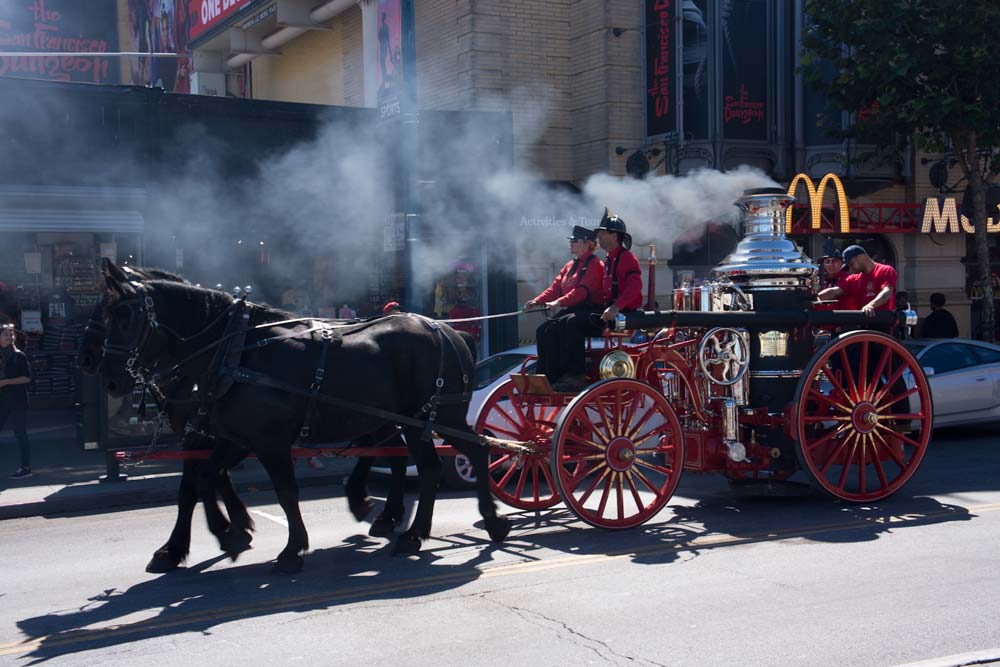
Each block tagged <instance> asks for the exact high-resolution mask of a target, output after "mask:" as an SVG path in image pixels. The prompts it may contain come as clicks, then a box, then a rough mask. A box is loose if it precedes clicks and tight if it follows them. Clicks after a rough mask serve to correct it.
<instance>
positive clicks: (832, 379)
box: [810, 359, 851, 412]
mask: <svg viewBox="0 0 1000 667" xmlns="http://www.w3.org/2000/svg"><path fill="white" fill-rule="evenodd" d="M823 375H825V376H826V379H827V381H828V382H829V383H830V385H831V386H833V388H834V390H835V391H836V392H838V393H839V394H840V395H841V396H843V397H844V399H845V400H848V401H850V400H851V395H850V394H849V393H847V390H846V389H844V385H842V384H841V382H840V380H839V379H838V378H837V374H836V373H834V372H833V368H832V366H831V365H830V360H829V359H828V360H827V361H826V363H825V364H824V365H823ZM815 386H816V381H815V380H812V381H811V385H810V389H812V388H813V387H815ZM822 395H823V394H820V396H822ZM835 405H836V404H835ZM845 409H846V411H847V412H850V410H851V409H850V408H849V407H848V408H845Z"/></svg>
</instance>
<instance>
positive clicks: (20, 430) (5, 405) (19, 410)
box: [0, 401, 31, 468]
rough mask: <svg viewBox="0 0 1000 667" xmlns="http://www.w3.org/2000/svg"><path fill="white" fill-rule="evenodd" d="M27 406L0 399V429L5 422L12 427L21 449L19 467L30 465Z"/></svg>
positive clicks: (0, 429)
mask: <svg viewBox="0 0 1000 667" xmlns="http://www.w3.org/2000/svg"><path fill="white" fill-rule="evenodd" d="M27 416H28V406H27V404H25V403H18V402H12V401H0V431H2V430H3V428H4V426H6V425H7V422H10V427H11V428H12V429H14V437H16V438H17V444H18V447H19V448H20V449H21V467H22V468H30V467H31V448H30V446H29V445H28V428H27V423H28V419H27Z"/></svg>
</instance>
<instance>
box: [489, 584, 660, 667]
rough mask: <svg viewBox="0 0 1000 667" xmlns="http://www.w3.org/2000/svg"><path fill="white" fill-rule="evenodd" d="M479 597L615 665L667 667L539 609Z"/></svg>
mask: <svg viewBox="0 0 1000 667" xmlns="http://www.w3.org/2000/svg"><path fill="white" fill-rule="evenodd" d="M478 597H479V598H480V599H482V600H484V601H485V602H490V603H492V604H495V605H497V606H498V607H502V608H504V609H506V610H507V611H509V612H511V613H513V614H515V615H516V616H518V617H519V618H521V619H522V620H524V621H527V622H528V623H531V624H532V625H534V626H536V627H539V628H545V629H547V630H550V631H552V632H553V633H554V634H555V635H556V636H557V637H559V638H560V639H564V640H568V641H571V642H573V643H574V644H577V645H579V646H582V647H584V648H587V649H589V650H590V651H593V652H594V653H595V654H596V655H597V656H598V657H599V658H601V659H602V660H604V661H605V662H608V663H611V664H613V665H614V664H629V665H635V664H639V665H653V666H655V667H667V666H666V665H664V664H663V663H659V662H654V661H652V660H647V659H646V658H642V657H637V656H632V655H625V654H624V653H620V652H618V651H616V650H615V649H614V648H612V647H611V646H610V645H609V644H608V643H607V642H605V641H602V640H600V639H595V638H593V637H589V636H587V635H585V634H583V633H582V632H579V631H578V630H576V629H574V628H572V627H570V626H569V625H568V624H567V623H565V622H564V621H560V620H559V619H557V618H552V617H551V616H546V615H545V614H543V613H541V612H539V611H535V610H533V609H525V608H524V607H518V606H517V605H512V604H507V603H504V602H501V601H500V600H494V599H491V598H489V597H488V595H487V594H485V593H484V594H481V595H479V596H478Z"/></svg>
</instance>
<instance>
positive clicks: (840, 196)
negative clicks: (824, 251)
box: [785, 174, 851, 234]
mask: <svg viewBox="0 0 1000 667" xmlns="http://www.w3.org/2000/svg"><path fill="white" fill-rule="evenodd" d="M799 183H804V184H805V186H806V192H807V193H808V194H809V213H810V214H811V228H812V229H814V230H818V229H819V228H820V227H821V226H822V222H823V195H824V194H825V193H826V188H827V185H829V184H830V183H832V184H833V190H834V196H835V197H836V198H837V213H838V215H839V216H840V233H841V234H847V233H849V232H850V231H851V214H850V212H849V211H848V210H847V194H846V193H845V192H844V184H843V183H841V181H840V177H839V176H837V175H836V174H827V175H826V176H824V177H823V178H822V179H820V182H819V186H818V187H817V186H816V185H814V184H813V181H812V179H811V178H809V176H808V174H796V175H795V178H793V179H792V182H791V183H790V184H789V185H788V194H789V195H791V196H792V197H794V196H795V190H796V188H798V186H799ZM785 233H786V234H791V233H792V207H791V206H789V207H788V209H787V210H786V211H785Z"/></svg>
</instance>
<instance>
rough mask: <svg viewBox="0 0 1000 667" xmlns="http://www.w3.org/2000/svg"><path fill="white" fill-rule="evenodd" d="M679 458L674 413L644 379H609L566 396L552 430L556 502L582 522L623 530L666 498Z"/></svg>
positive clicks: (640, 520) (680, 451)
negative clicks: (570, 399) (558, 496)
mask: <svg viewBox="0 0 1000 667" xmlns="http://www.w3.org/2000/svg"><path fill="white" fill-rule="evenodd" d="M683 463H684V436H683V433H682V431H681V427H680V422H678V420H677V414H676V413H675V412H674V410H673V408H671V407H670V404H669V403H667V401H666V399H665V398H663V394H661V393H659V392H658V391H656V390H655V389H653V388H652V387H650V386H649V385H647V384H645V383H643V382H639V381H638V380H608V381H606V382H602V383H600V384H598V385H596V386H594V387H593V388H591V389H590V390H588V391H586V392H584V393H583V394H581V395H579V396H577V397H576V398H575V399H573V402H572V403H570V404H569V405H568V406H567V407H566V410H565V411H564V412H563V414H562V416H561V417H560V418H559V425H558V426H557V427H556V432H555V435H554V436H553V448H552V468H553V470H552V472H553V474H554V476H555V478H556V485H557V486H558V487H559V492H560V494H562V497H563V501H564V502H565V503H566V505H567V506H568V507H569V508H570V509H571V510H573V512H574V513H575V514H576V515H577V516H578V517H580V518H581V519H583V520H584V521H586V522H587V523H589V524H591V525H593V526H598V527H600V528H611V529H624V528H632V527H633V526H638V525H639V524H641V523H644V522H645V521H648V520H649V519H650V518H652V517H653V516H654V515H655V514H656V513H657V512H659V511H660V510H661V509H663V506H664V505H666V504H667V501H668V500H670V496H672V495H673V493H674V490H675V489H676V488H677V483H678V481H679V480H680V474H681V469H682V467H683Z"/></svg>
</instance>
